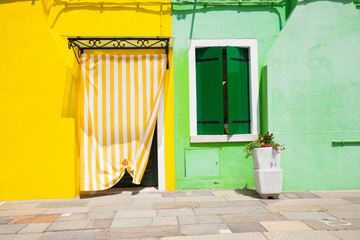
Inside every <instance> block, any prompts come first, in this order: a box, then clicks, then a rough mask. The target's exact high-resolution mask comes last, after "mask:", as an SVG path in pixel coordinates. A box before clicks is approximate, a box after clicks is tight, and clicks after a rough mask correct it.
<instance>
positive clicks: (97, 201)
mask: <svg viewBox="0 0 360 240" xmlns="http://www.w3.org/2000/svg"><path fill="white" fill-rule="evenodd" d="M135 200H136V199H131V198H123V199H116V200H103V199H91V200H89V201H88V203H87V204H86V207H95V206H113V205H117V204H121V205H130V204H133V203H134V202H135Z"/></svg>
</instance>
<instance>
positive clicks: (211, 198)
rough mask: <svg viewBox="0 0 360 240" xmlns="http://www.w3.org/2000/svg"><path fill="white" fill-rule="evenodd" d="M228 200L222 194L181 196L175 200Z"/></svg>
mask: <svg viewBox="0 0 360 240" xmlns="http://www.w3.org/2000/svg"><path fill="white" fill-rule="evenodd" d="M216 201H226V199H225V198H224V197H222V196H184V197H182V196H180V197H175V202H216Z"/></svg>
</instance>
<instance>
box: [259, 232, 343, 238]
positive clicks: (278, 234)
mask: <svg viewBox="0 0 360 240" xmlns="http://www.w3.org/2000/svg"><path fill="white" fill-rule="evenodd" d="M264 235H265V236H266V237H267V238H268V239H269V240H340V239H339V238H338V237H336V236H335V235H334V234H332V233H330V232H323V231H319V232H316V231H302V232H265V233H264Z"/></svg>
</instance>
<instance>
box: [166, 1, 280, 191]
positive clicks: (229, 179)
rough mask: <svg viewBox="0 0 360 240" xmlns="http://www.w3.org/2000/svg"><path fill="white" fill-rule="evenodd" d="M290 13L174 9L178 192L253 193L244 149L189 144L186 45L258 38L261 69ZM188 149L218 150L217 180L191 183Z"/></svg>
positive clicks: (201, 179)
mask: <svg viewBox="0 0 360 240" xmlns="http://www.w3.org/2000/svg"><path fill="white" fill-rule="evenodd" d="M286 10H287V8H286V7H285V6H284V7H278V8H275V7H270V6H246V7H245V6H243V7H239V6H235V7H234V6H217V7H212V6H207V7H203V6H200V5H197V6H195V5H183V6H178V5H174V6H173V9H172V26H173V30H172V31H173V37H174V38H175V44H174V87H175V93H174V97H175V99H174V113H175V123H174V126H175V171H176V189H202V188H246V187H248V188H252V187H254V180H253V175H252V168H253V163H252V160H251V159H245V153H244V152H243V148H244V145H245V144H246V143H244V142H237V143H191V144H190V127H189V70H188V68H189V67H188V40H189V39H204V38H210V39H211V38H256V39H257V40H258V52H259V67H260V69H261V68H262V66H263V65H264V62H265V60H266V58H267V56H268V53H269V51H270V49H271V47H272V45H273V43H274V41H275V39H276V38H277V36H278V34H279V32H280V30H281V29H282V27H283V25H284V23H285V19H286V14H287V11H286ZM260 69H259V71H260ZM190 149H200V150H201V149H203V150H205V149H218V150H219V152H220V157H219V171H220V173H219V177H206V176H205V177H195V178H187V177H186V176H185V171H186V164H185V150H190ZM195 167H198V168H201V167H202V166H201V165H198V166H195Z"/></svg>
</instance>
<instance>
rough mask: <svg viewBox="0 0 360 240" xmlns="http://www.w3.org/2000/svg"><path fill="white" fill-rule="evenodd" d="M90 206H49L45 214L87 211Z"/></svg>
mask: <svg viewBox="0 0 360 240" xmlns="http://www.w3.org/2000/svg"><path fill="white" fill-rule="evenodd" d="M88 210H89V207H66V208H49V209H48V210H46V211H45V212H44V213H43V214H62V213H85V212H87V211H88Z"/></svg>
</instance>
